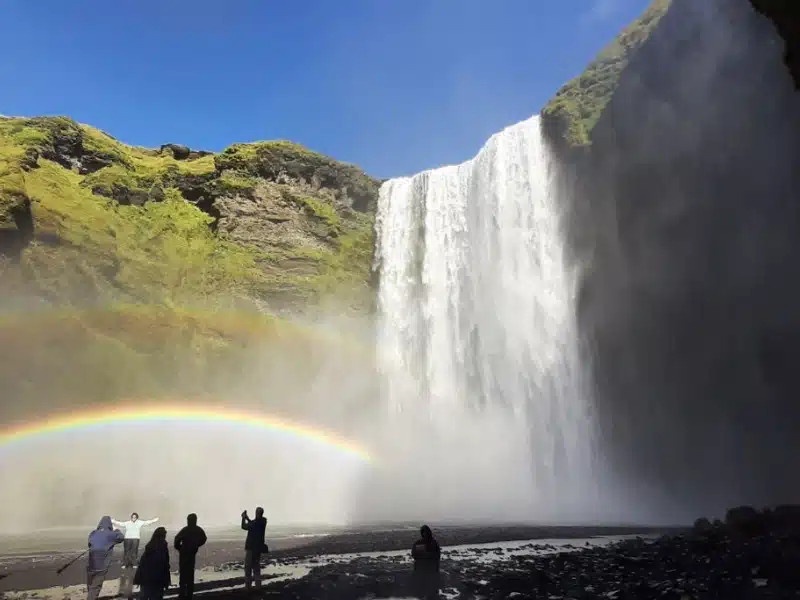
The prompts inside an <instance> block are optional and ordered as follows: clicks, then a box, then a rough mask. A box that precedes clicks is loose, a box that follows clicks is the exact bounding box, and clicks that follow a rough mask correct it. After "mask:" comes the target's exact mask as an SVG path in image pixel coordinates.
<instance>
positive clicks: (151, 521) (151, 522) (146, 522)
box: [142, 517, 158, 525]
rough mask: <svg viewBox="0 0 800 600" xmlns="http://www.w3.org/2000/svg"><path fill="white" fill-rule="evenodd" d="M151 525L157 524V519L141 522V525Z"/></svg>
mask: <svg viewBox="0 0 800 600" xmlns="http://www.w3.org/2000/svg"><path fill="white" fill-rule="evenodd" d="M153 523H158V517H153V518H152V519H147V520H145V521H142V525H152V524H153Z"/></svg>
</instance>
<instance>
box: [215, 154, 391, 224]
mask: <svg viewBox="0 0 800 600" xmlns="http://www.w3.org/2000/svg"><path fill="white" fill-rule="evenodd" d="M214 162H215V165H216V168H217V170H218V171H220V172H223V171H238V172H239V173H241V174H244V175H247V176H250V177H260V178H262V179H266V180H268V181H280V180H281V178H283V177H285V178H289V179H292V180H300V181H305V182H306V183H308V184H310V185H312V186H314V187H320V188H323V189H329V190H332V191H334V192H335V193H336V194H337V196H339V197H340V198H344V197H347V198H348V199H350V200H351V201H352V202H353V205H354V206H355V207H356V208H357V209H358V210H361V211H367V210H370V209H372V208H374V201H375V198H376V197H377V192H378V188H379V187H380V184H379V183H378V181H377V180H375V179H373V178H371V177H369V176H368V175H366V174H364V173H363V172H362V171H361V170H360V169H359V168H358V167H356V166H354V165H349V164H347V163H341V162H338V161H335V160H333V159H331V158H329V157H327V156H324V155H322V154H319V153H317V152H312V151H311V150H308V149H307V148H304V147H303V146H301V145H299V144H295V143H292V142H287V141H273V142H255V143H252V144H234V145H232V146H230V147H228V148H226V149H225V150H224V151H223V152H222V153H221V154H219V155H217V156H216V157H215V158H214Z"/></svg>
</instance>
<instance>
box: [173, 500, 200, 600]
mask: <svg viewBox="0 0 800 600" xmlns="http://www.w3.org/2000/svg"><path fill="white" fill-rule="evenodd" d="M207 541H208V538H207V537H206V532H205V531H203V528H202V527H200V526H199V525H198V524H197V515H196V514H194V513H192V514H190V515H189V516H188V517H186V527H184V528H183V529H181V530H180V531H179V532H178V535H176V536H175V542H174V545H175V549H176V550H177V551H178V577H179V579H178V598H180V599H181V600H191V599H192V594H194V564H195V559H196V558H197V551H198V550H199V549H200V547H201V546H202V545H203V544H205V543H206V542H207Z"/></svg>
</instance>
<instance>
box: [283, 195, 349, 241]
mask: <svg viewBox="0 0 800 600" xmlns="http://www.w3.org/2000/svg"><path fill="white" fill-rule="evenodd" d="M293 198H295V199H296V200H297V201H298V202H299V203H300V204H301V205H302V206H303V208H304V210H305V212H306V214H308V215H309V216H311V217H314V218H316V219H318V220H320V221H322V222H323V223H325V224H326V225H327V226H328V228H329V229H330V230H331V231H334V232H336V233H338V232H339V231H340V230H341V225H342V220H341V219H340V218H339V215H338V214H337V213H336V209H335V208H334V207H333V206H332V205H331V204H330V203H329V202H323V201H321V200H317V199H316V198H310V197H308V196H293Z"/></svg>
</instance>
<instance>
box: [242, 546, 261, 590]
mask: <svg viewBox="0 0 800 600" xmlns="http://www.w3.org/2000/svg"><path fill="white" fill-rule="evenodd" d="M253 582H255V584H256V589H257V590H260V589H261V552H253V551H252V550H245V551H244V585H245V587H246V588H247V589H248V590H249V589H250V587H251V586H252V585H253Z"/></svg>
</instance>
